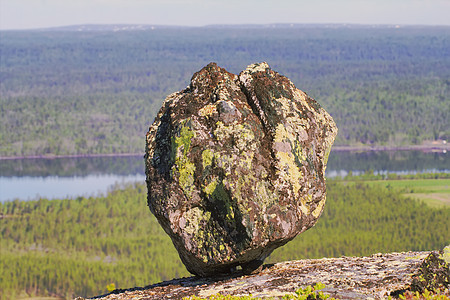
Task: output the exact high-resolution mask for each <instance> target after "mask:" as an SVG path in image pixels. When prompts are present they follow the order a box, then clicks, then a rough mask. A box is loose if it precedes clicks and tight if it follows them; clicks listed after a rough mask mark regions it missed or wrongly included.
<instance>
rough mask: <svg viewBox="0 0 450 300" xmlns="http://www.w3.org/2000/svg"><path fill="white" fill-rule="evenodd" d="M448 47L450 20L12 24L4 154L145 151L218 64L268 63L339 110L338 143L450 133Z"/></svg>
mask: <svg viewBox="0 0 450 300" xmlns="http://www.w3.org/2000/svg"><path fill="white" fill-rule="evenodd" d="M449 48H450V30H449V28H448V27H424V28H417V27H405V28H399V29H394V28H367V27H361V28H358V27H357V28H323V27H317V28H314V27H312V28H302V27H300V28H292V29H289V28H272V29H271V28H159V29H155V30H148V31H130V32H70V31H39V32H34V31H33V32H31V31H2V32H1V39H0V54H1V55H0V56H1V68H0V96H1V98H0V117H1V118H2V122H1V123H0V155H1V156H12V155H36V154H38V155H41V154H48V155H66V154H102V153H103V154H105V153H127V152H132V153H141V152H143V149H144V141H145V139H144V135H145V132H146V131H147V130H148V127H149V125H150V124H151V123H152V122H153V118H154V116H155V115H156V113H157V111H158V109H159V107H160V106H161V103H162V101H163V99H164V98H165V97H166V96H167V95H168V94H170V93H172V92H175V91H179V90H181V89H183V88H184V87H185V86H186V85H187V84H189V80H190V78H191V76H192V74H193V73H194V72H196V71H198V70H200V69H201V68H202V67H203V66H205V65H206V64H208V63H209V62H211V61H215V62H217V63H218V65H219V66H222V67H225V68H226V69H227V70H228V71H230V72H233V73H238V72H240V71H241V70H243V69H244V68H245V67H246V66H247V65H249V64H251V63H254V62H260V61H267V62H268V63H269V65H270V66H271V67H272V68H273V69H274V70H276V71H278V72H280V73H281V74H283V75H286V76H287V77H288V78H290V79H291V80H292V81H293V82H294V83H295V84H296V86H297V87H298V88H300V89H301V90H303V91H305V92H306V93H308V94H309V95H310V96H312V97H313V98H315V99H316V100H317V101H319V103H321V104H322V105H323V106H324V108H325V109H326V110H327V111H329V112H330V113H331V115H332V116H333V117H334V119H335V121H336V122H337V125H338V127H339V129H340V131H339V135H338V137H337V140H336V144H338V145H358V144H377V145H402V144H420V143H421V142H422V141H423V140H430V139H448V138H449V136H450V131H449V130H450V129H449V127H448V126H447V124H448V121H447V120H448V119H450V108H449V106H448V103H447V102H448V99H450V89H449V83H450V81H449V79H448V78H450V71H449V70H450V58H449V57H448V55H447V52H448V49H449Z"/></svg>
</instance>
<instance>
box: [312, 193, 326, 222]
mask: <svg viewBox="0 0 450 300" xmlns="http://www.w3.org/2000/svg"><path fill="white" fill-rule="evenodd" d="M324 205H325V196H324V197H323V198H322V200H320V202H319V204H317V207H316V209H315V210H314V211H313V212H312V215H313V217H314V218H316V219H317V218H318V217H319V216H320V213H321V212H322V210H323V206H324Z"/></svg>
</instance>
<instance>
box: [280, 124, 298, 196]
mask: <svg viewBox="0 0 450 300" xmlns="http://www.w3.org/2000/svg"><path fill="white" fill-rule="evenodd" d="M294 140H295V138H294V136H292V134H291V133H290V132H288V131H287V130H286V128H285V127H284V126H283V124H278V126H277V129H276V132H275V138H274V142H275V143H280V144H283V143H288V142H290V141H294ZM297 151H298V150H297ZM276 158H277V160H278V162H277V167H278V176H279V177H280V179H282V180H283V181H287V182H289V183H290V184H291V185H292V188H293V191H294V193H295V194H297V193H298V191H299V190H300V188H301V186H300V179H301V178H302V173H301V171H300V169H299V166H298V165H297V164H296V162H295V157H294V155H293V154H292V153H291V152H284V151H277V152H276Z"/></svg>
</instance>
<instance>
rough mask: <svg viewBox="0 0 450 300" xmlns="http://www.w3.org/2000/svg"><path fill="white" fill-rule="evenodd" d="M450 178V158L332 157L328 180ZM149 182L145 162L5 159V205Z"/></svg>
mask: <svg viewBox="0 0 450 300" xmlns="http://www.w3.org/2000/svg"><path fill="white" fill-rule="evenodd" d="M368 170H373V171H374V173H375V174H379V173H382V174H386V173H396V174H415V173H423V172H445V173H449V172H450V159H449V153H448V152H447V153H444V152H439V153H437V152H421V151H366V152H352V151H332V153H331V154H330V158H329V161H328V166H327V171H326V174H327V177H336V176H341V177H343V176H345V175H347V174H348V172H349V171H352V173H353V174H355V175H357V174H361V173H364V172H366V171H368ZM128 182H145V173H144V159H143V156H141V155H140V156H116V157H79V158H53V159H45V158H36V159H0V201H1V202H4V201H8V200H13V199H21V200H31V199H37V198H39V197H43V198H48V199H55V198H58V199H61V198H76V197H79V196H84V197H89V196H96V195H105V194H106V192H107V191H108V190H109V189H110V188H111V187H112V186H114V185H115V184H121V183H128Z"/></svg>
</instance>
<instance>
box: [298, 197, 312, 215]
mask: <svg viewBox="0 0 450 300" xmlns="http://www.w3.org/2000/svg"><path fill="white" fill-rule="evenodd" d="M311 201H312V195H309V194H308V195H306V196H304V197H302V198H301V199H300V203H301V204H300V205H299V208H300V210H301V212H302V213H303V214H306V215H309V212H310V205H309V203H310V202H311Z"/></svg>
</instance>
